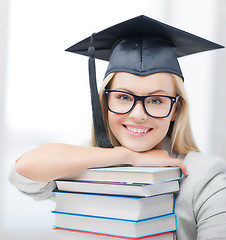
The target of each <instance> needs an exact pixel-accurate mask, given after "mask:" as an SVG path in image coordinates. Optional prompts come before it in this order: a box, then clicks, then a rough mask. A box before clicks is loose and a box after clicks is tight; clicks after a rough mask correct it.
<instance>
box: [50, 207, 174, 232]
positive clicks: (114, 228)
mask: <svg viewBox="0 0 226 240" xmlns="http://www.w3.org/2000/svg"><path fill="white" fill-rule="evenodd" d="M53 213H54V214H55V224H56V226H54V227H56V228H65V229H72V230H81V231H88V232H94V233H102V234H110V235H116V236H123V237H145V236H149V235H154V234H158V233H163V232H169V231H175V230H176V228H177V226H176V215H175V214H169V215H165V216H161V217H154V218H148V219H143V220H137V221H134V220H125V219H117V218H107V217H99V216H92V215H83V214H73V213H62V212H57V211H53Z"/></svg>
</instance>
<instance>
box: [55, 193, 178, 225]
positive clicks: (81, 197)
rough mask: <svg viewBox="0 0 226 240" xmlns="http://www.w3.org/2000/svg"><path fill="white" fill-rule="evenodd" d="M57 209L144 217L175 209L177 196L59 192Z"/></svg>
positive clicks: (114, 216)
mask: <svg viewBox="0 0 226 240" xmlns="http://www.w3.org/2000/svg"><path fill="white" fill-rule="evenodd" d="M55 195H56V209H55V210H56V211H58V212H70V213H76V214H85V215H95V216H104V217H110V218H121V219H128V220H140V219H146V218H151V217H155V216H160V215H166V214H170V213H173V212H174V202H175V200H174V195H173V194H163V195H157V196H152V197H133V196H120V195H104V194H90V193H72V192H60V191H55Z"/></svg>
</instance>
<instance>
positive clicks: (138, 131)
mask: <svg viewBox="0 0 226 240" xmlns="http://www.w3.org/2000/svg"><path fill="white" fill-rule="evenodd" d="M123 126H124V127H125V128H126V129H127V130H128V131H129V132H130V133H134V134H139V135H140V134H141V135H144V134H146V133H147V132H149V131H151V130H152V128H147V127H143V126H142V127H135V126H129V125H123Z"/></svg>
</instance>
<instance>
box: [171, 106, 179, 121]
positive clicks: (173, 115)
mask: <svg viewBox="0 0 226 240" xmlns="http://www.w3.org/2000/svg"><path fill="white" fill-rule="evenodd" d="M177 112H178V111H177V103H176V104H174V106H173V110H172V118H171V121H172V122H173V121H175V118H176V116H177Z"/></svg>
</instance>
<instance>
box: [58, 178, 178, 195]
mask: <svg viewBox="0 0 226 240" xmlns="http://www.w3.org/2000/svg"><path fill="white" fill-rule="evenodd" d="M55 182H56V184H57V188H58V190H60V191H68V192H84V193H99V194H113V195H127V196H143V197H148V196H154V195H159V194H164V193H173V192H178V191H179V182H178V181H176V180H175V181H166V182H161V183H153V184H148V183H125V182H104V181H85V180H84V181H83V180H56V181H55Z"/></svg>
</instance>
